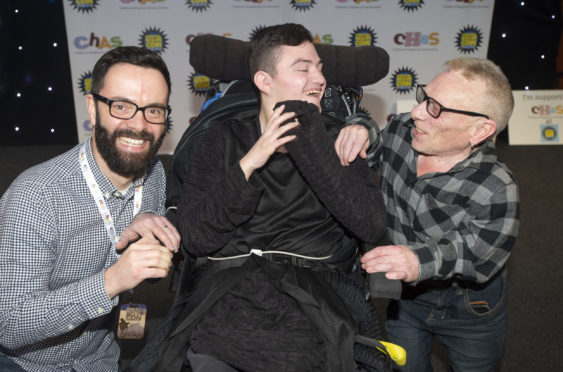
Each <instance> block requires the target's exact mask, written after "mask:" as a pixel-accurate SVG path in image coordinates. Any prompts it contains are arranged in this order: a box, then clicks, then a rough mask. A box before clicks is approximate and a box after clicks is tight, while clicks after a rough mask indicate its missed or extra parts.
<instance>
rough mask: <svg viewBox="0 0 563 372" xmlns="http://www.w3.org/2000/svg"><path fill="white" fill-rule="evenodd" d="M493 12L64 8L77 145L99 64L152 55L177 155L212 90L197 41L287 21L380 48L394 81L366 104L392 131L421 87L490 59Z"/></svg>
mask: <svg viewBox="0 0 563 372" xmlns="http://www.w3.org/2000/svg"><path fill="white" fill-rule="evenodd" d="M493 8H494V0H64V11H65V21H66V29H67V36H68V46H69V55H70V66H71V73H72V80H73V84H74V85H73V86H74V101H75V107H76V123H77V128H78V137H79V138H78V139H79V141H83V140H84V139H85V138H86V137H88V136H89V135H90V132H91V125H90V122H89V120H88V115H87V111H86V105H85V98H84V97H85V95H86V94H88V93H89V89H90V83H91V72H92V68H93V66H94V64H95V62H96V60H97V59H98V58H99V57H100V56H101V55H102V54H103V53H105V52H106V51H108V50H109V49H111V48H115V47H118V46H121V45H137V46H144V47H147V48H149V49H152V50H154V51H156V52H158V53H159V54H160V55H161V56H162V57H163V58H164V60H165V61H166V63H167V65H168V68H169V69H170V74H171V79H172V95H171V97H170V105H171V106H172V124H173V125H172V129H171V132H170V133H169V135H168V136H167V138H166V139H165V142H164V144H163V146H162V148H161V152H162V153H172V152H173V150H174V148H175V146H176V143H177V142H178V141H179V139H180V137H181V136H182V133H183V132H184V130H185V129H186V127H187V125H188V123H189V122H190V119H192V118H193V117H195V116H196V115H197V114H198V112H199V110H200V108H201V105H202V103H203V100H204V93H205V90H206V88H207V87H209V84H210V81H209V78H207V77H206V76H201V75H200V74H198V73H197V71H193V69H192V67H191V66H190V64H189V62H188V58H189V51H190V41H191V40H192V39H193V37H194V36H196V35H200V34H208V33H211V34H215V35H222V36H227V37H233V38H236V39H240V40H245V41H246V40H248V39H249V38H250V36H251V35H252V34H253V32H255V31H256V30H257V29H259V28H261V27H264V26H269V25H273V24H279V23H285V22H294V23H301V24H303V25H304V26H306V27H307V28H308V29H309V30H310V31H311V33H312V34H313V37H314V39H315V42H316V43H324V44H334V45H348V46H362V45H376V46H379V47H381V48H384V49H385V50H386V51H387V52H388V53H389V55H390V69H389V74H388V75H387V76H386V77H385V78H384V79H382V80H380V81H379V82H377V83H376V84H373V85H370V86H367V87H364V98H363V100H362V105H361V106H362V107H363V108H365V109H366V110H367V111H368V112H369V113H370V114H371V116H372V117H373V118H374V119H375V120H376V121H377V122H378V123H379V125H380V126H384V125H385V124H386V123H387V119H388V117H389V115H390V114H392V113H393V112H394V109H393V107H394V103H395V102H397V101H398V100H412V99H413V98H414V91H415V88H416V85H417V84H419V83H421V84H424V83H427V82H428V81H430V80H431V79H432V77H433V76H434V75H435V74H436V73H437V72H438V71H440V70H441V68H442V67H443V63H444V62H445V61H447V60H449V59H451V58H455V57H459V56H472V57H486V56H487V48H488V45H489V34H490V27H491V20H492V13H493ZM395 107H396V106H395ZM395 110H396V109H395Z"/></svg>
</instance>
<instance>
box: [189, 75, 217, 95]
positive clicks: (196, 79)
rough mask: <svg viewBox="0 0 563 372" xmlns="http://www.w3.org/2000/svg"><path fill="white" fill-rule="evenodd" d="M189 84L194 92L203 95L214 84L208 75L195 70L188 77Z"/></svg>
mask: <svg viewBox="0 0 563 372" xmlns="http://www.w3.org/2000/svg"><path fill="white" fill-rule="evenodd" d="M188 86H189V87H190V90H191V91H192V93H193V94H195V95H198V96H202V95H205V93H207V90H208V89H209V88H211V87H212V86H213V80H212V79H211V78H210V77H208V76H205V75H203V74H200V73H197V72H194V73H193V74H191V75H190V78H189V79H188Z"/></svg>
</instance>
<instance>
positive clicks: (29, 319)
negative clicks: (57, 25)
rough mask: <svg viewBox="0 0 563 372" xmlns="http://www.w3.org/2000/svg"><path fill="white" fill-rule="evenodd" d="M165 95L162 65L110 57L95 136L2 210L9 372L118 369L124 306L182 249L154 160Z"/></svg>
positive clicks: (92, 105)
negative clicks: (117, 314) (119, 310)
mask: <svg viewBox="0 0 563 372" xmlns="http://www.w3.org/2000/svg"><path fill="white" fill-rule="evenodd" d="M169 94H170V77H169V74H168V69H167V68H166V65H165V64H164V61H163V60H162V58H161V57H160V56H158V55H157V54H155V53H153V52H151V51H149V50H147V49H143V48H137V47H119V48H116V49H112V50H111V51H109V52H107V53H106V54H104V55H103V56H102V57H101V58H100V60H99V61H98V62H97V63H96V65H95V67H94V70H93V77H92V94H89V95H88V96H87V98H86V103H87V107H88V113H89V115H90V121H91V123H92V125H93V136H92V137H91V138H88V139H87V140H86V141H85V142H84V143H82V144H79V145H77V146H76V147H75V148H73V149H71V150H69V151H67V152H66V153H64V154H62V155H59V156H57V157H55V158H53V159H51V160H49V161H47V162H44V163H42V164H39V165H37V166H35V167H32V168H30V169H28V170H27V171H25V172H24V173H22V174H21V175H20V176H19V177H18V179H17V180H16V181H14V183H13V184H12V185H11V186H10V188H9V189H8V190H7V191H6V193H5V194H4V196H3V197H2V199H1V200H0V247H1V248H0V267H1V268H2V269H1V270H0V293H1V296H0V370H1V371H21V370H26V371H88V372H92V371H103V372H107V371H117V370H118V369H119V366H118V359H119V347H118V346H117V343H116V342H115V339H114V335H113V332H112V328H113V321H114V319H113V314H114V311H113V307H114V306H116V305H117V304H118V300H119V294H120V293H122V292H125V291H127V290H131V289H132V288H134V287H136V286H137V285H138V284H139V283H140V282H141V281H143V280H144V279H147V278H162V277H166V275H167V273H168V270H169V269H170V267H171V259H172V252H171V251H176V250H177V249H178V246H179V240H180V236H179V234H178V232H177V231H176V230H175V229H174V227H173V226H171V224H169V223H168V221H167V220H166V218H165V217H163V216H161V215H162V214H163V213H164V200H165V175H164V169H163V167H162V164H161V163H160V161H159V160H158V158H156V157H155V155H156V152H157V150H158V148H159V146H160V144H161V143H162V139H163V137H164V134H165V132H166V123H167V119H168V114H169V112H170V108H169V107H168V98H169ZM138 111H141V112H138ZM135 215H136V217H135V219H134V220H133V218H134V216H135ZM119 235H121V239H120V237H119ZM137 238H140V239H139V240H137ZM133 240H136V241H134V242H132V243H131V244H130V245H129V246H128V247H127V244H128V243H130V242H131V241H133ZM124 248H127V249H126V250H125V251H123V249H124Z"/></svg>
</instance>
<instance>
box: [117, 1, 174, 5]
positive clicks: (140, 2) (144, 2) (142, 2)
mask: <svg viewBox="0 0 563 372" xmlns="http://www.w3.org/2000/svg"><path fill="white" fill-rule="evenodd" d="M165 1H166V0H121V2H122V3H123V4H131V3H139V4H141V5H145V4H146V3H152V4H156V3H163V2H165Z"/></svg>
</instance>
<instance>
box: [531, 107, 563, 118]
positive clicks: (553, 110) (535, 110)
mask: <svg viewBox="0 0 563 372" xmlns="http://www.w3.org/2000/svg"><path fill="white" fill-rule="evenodd" d="M531 111H532V114H534V115H542V116H545V115H563V105H557V106H550V105H539V106H532V108H531Z"/></svg>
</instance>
